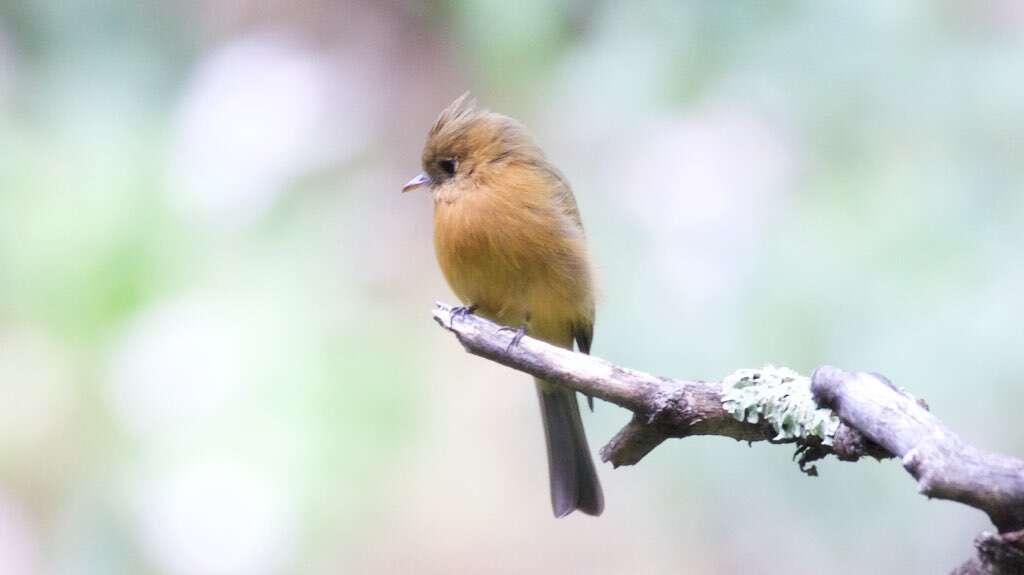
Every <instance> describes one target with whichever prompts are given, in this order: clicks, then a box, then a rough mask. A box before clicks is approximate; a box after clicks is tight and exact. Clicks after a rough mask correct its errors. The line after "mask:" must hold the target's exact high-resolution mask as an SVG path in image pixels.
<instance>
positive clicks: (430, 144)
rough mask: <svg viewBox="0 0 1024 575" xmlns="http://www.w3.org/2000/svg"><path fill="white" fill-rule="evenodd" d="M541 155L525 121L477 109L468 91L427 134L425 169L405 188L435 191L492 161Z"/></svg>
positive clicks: (469, 176)
mask: <svg viewBox="0 0 1024 575" xmlns="http://www.w3.org/2000/svg"><path fill="white" fill-rule="evenodd" d="M526 154H532V155H536V154H540V150H539V149H537V147H536V146H535V145H534V144H533V142H532V140H531V138H530V136H529V135H528V134H527V133H526V130H525V128H523V126H522V124H520V123H519V122H517V121H515V120H513V119H512V118H509V117H508V116H504V115H502V114H496V113H494V112H490V111H487V110H482V109H479V108H477V106H476V102H475V101H474V100H472V99H471V98H470V96H469V92H466V93H465V94H463V95H461V96H459V97H458V98H456V100H455V101H454V102H452V103H451V104H450V105H449V106H448V107H447V108H445V109H444V110H443V111H442V112H441V114H440V115H439V116H438V118H437V121H436V122H434V125H433V127H431V128H430V132H429V133H428V134H427V143H426V145H424V146H423V171H422V172H420V173H419V174H418V175H417V176H416V177H414V178H413V179H411V180H409V182H408V183H407V184H405V186H404V187H403V188H402V191H403V192H410V191H412V190H415V189H417V188H420V187H422V186H429V187H430V188H431V189H432V190H436V189H439V188H441V187H444V186H449V185H452V184H455V183H458V182H459V181H462V180H464V179H465V178H471V177H472V176H473V175H474V174H477V173H479V170H482V169H483V170H486V168H487V167H488V166H490V165H492V164H495V163H498V162H502V161H510V160H513V159H515V158H516V157H519V156H522V155H526Z"/></svg>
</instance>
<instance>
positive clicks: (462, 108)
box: [430, 91, 485, 136]
mask: <svg viewBox="0 0 1024 575" xmlns="http://www.w3.org/2000/svg"><path fill="white" fill-rule="evenodd" d="M484 112H485V111H484V110H479V109H478V108H477V106H476V99H475V98H473V97H472V96H470V95H469V92H468V91H467V92H463V94H462V95H461V96H459V97H458V98H456V99H455V101H454V102H452V103H451V104H449V105H448V107H447V108H445V109H444V110H442V111H441V114H440V115H438V117H437V121H436V122H434V126H433V127H432V128H430V135H431V136H434V135H437V134H438V133H440V132H441V131H442V130H444V129H445V127H447V126H452V125H456V124H463V123H466V122H469V121H470V120H472V119H473V118H476V117H477V116H479V115H481V114H483V113H484Z"/></svg>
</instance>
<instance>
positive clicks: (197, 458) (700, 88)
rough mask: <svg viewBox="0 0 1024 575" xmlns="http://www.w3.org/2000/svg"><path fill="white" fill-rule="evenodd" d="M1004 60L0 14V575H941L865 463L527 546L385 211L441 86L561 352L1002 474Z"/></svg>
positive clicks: (493, 30)
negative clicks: (558, 201)
mask: <svg viewBox="0 0 1024 575" xmlns="http://www.w3.org/2000/svg"><path fill="white" fill-rule="evenodd" d="M1022 65H1024V10H1022V9H1021V8H1020V5H1019V3H1018V2H1014V1H1008V0H993V1H990V2H966V1H958V2H945V3H931V2H925V1H923V0H914V1H910V2H903V3H900V4H898V5H894V4H892V3H885V2H877V1H876V2H861V3H855V4H851V3H835V2H810V1H796V0H793V1H786V2H775V3H763V2H729V3H724V2H711V1H707V2H704V1H688V2H670V1H652V2H642V3H638V4H631V3H615V2H586V1H581V0H572V1H567V2H561V3H543V2H537V1H529V2H521V3H499V2H494V1H489V0H462V1H459V2H454V3H439V2H435V3H427V4H420V3H407V2H401V1H397V2H365V1H352V0H345V1H342V2H333V1H330V0H299V1H286V0H247V1H245V2H228V1H224V0H188V1H186V2H177V3H165V2H156V1H151V0H146V1H143V2H126V1H123V0H69V1H65V2H59V3H53V2H49V3H48V2H33V1H30V0H6V2H5V3H3V4H2V5H0V397H4V398H5V400H4V401H3V402H0V573H4V574H8V573H10V574H16V575H20V574H28V573H58V574H80V573H82V574H84V573H90V574H91V573H133V574H134V573H153V574H166V575H179V574H182V575H184V574H188V575H192V574H197V575H203V574H207V573H209V574H215V575H231V574H235V573H239V574H245V575H259V574H261V573H267V574H276V573H303V574H308V573H313V574H316V573H337V572H339V571H355V572H409V571H412V572H436V573H451V572H480V571H483V572H541V571H551V572H590V573H597V572H606V573H623V572H668V571H671V572H677V571H678V570H679V569H681V568H684V566H685V568H687V569H689V570H691V571H693V572H701V573H723V574H724V573H746V572H749V571H750V568H751V567H750V566H751V565H757V566H758V567H757V570H758V572H760V573H820V572H832V573H863V572H895V571H908V572H936V571H941V570H948V569H950V568H951V567H952V566H953V565H954V564H956V563H957V562H959V561H960V560H962V559H963V558H965V557H966V556H968V555H969V554H970V553H971V548H970V541H971V539H972V537H973V536H974V534H975V533H976V532H977V531H978V530H980V529H982V528H983V527H985V526H986V522H985V520H984V518H983V517H979V516H978V514H976V513H974V512H973V511H971V510H968V509H960V508H958V507H956V506H952V505H946V504H940V503H933V502H927V501H925V500H923V499H922V498H919V497H917V496H916V495H915V493H914V489H913V484H912V483H911V482H910V481H909V480H908V479H907V478H906V477H905V473H903V472H902V470H900V469H899V468H898V467H897V466H894V465H892V464H891V463H889V464H880V465H875V466H872V465H871V464H858V465H840V464H831V465H827V466H823V468H822V469H821V471H822V477H820V478H818V479H816V480H812V479H809V478H806V477H804V476H803V475H802V474H800V473H799V472H798V471H797V469H796V467H795V465H793V464H792V463H791V462H789V461H788V458H787V457H785V456H784V454H780V453H779V450H778V448H768V447H765V446H755V447H754V448H753V449H751V450H747V449H743V448H740V447H738V446H736V445H733V444H732V443H724V442H721V441H720V440H718V441H716V440H714V439H688V440H686V441H685V442H679V443H674V444H668V445H665V446H663V447H662V448H660V449H659V450H657V451H656V452H655V453H653V454H652V455H651V456H650V457H649V458H648V459H647V460H645V462H644V463H643V464H642V465H640V466H638V467H637V468H635V469H623V470H617V471H615V472H612V471H611V470H609V469H603V470H602V471H601V473H602V478H603V479H604V481H605V483H606V488H605V491H606V494H607V498H608V511H607V513H606V514H605V516H604V517H602V518H601V519H600V520H596V521H593V520H587V519H585V518H570V519H568V520H565V521H559V522H555V521H554V520H552V519H551V518H550V517H549V516H548V513H549V511H548V505H547V497H548V496H547V492H546V489H547V480H546V477H545V473H546V471H545V462H544V456H543V455H542V453H541V452H542V445H543V441H542V439H541V432H540V429H539V422H538V421H537V419H538V417H537V413H536V407H535V406H534V405H533V402H534V401H535V400H534V399H533V395H532V391H531V390H530V389H529V388H528V386H527V383H528V378H524V377H519V375H518V374H514V373H509V372H507V370H503V369H500V368H498V367H497V366H493V365H489V364H487V363H486V362H482V361H479V360H477V359H475V358H469V357H466V356H465V355H464V354H463V353H462V352H461V349H460V348H459V346H457V345H456V344H455V343H454V342H452V341H451V340H450V338H449V337H447V336H446V335H445V334H443V333H441V332H439V331H438V330H437V329H436V328H435V326H434V325H433V324H432V322H430V320H429V310H430V305H431V303H432V302H433V301H434V300H446V301H451V300H452V295H451V294H450V292H448V290H447V288H446V287H445V286H444V283H443V280H442V279H441V278H440V274H438V272H437V269H436V266H435V264H434V262H433V253H432V249H431V246H430V202H429V200H428V199H427V198H426V197H424V196H422V195H419V196H414V195H400V194H398V193H397V191H398V189H399V187H400V186H401V184H402V182H404V181H406V180H407V179H408V177H409V176H410V175H412V174H414V173H415V172H416V171H418V169H419V167H418V165H417V164H418V161H419V160H418V158H419V151H420V146H421V145H422V137H423V134H424V132H425V130H426V129H427V127H428V126H429V125H430V123H431V122H432V121H433V118H434V115H435V114H436V113H437V111H438V110H439V109H440V108H441V107H442V106H444V105H445V104H446V103H447V102H449V101H450V100H451V99H452V98H454V97H455V96H456V95H458V94H460V93H461V92H462V91H464V90H465V89H467V88H468V89H471V90H472V91H473V92H474V94H475V95H476V96H477V97H478V98H479V99H480V100H481V101H482V102H483V103H485V104H486V105H488V106H490V107H493V108H494V109H497V110H500V111H502V112H506V113H509V114H511V115H513V116H516V117H518V118H521V119H522V120H524V122H526V124H527V125H529V126H530V127H531V128H532V129H533V130H534V132H535V133H536V136H537V138H538V140H539V141H540V142H541V143H542V145H543V146H544V148H545V150H546V151H547V153H548V154H549V156H550V157H551V158H552V159H553V160H554V161H555V163H557V164H558V165H559V167H560V168H561V169H562V170H563V171H564V172H565V173H566V175H567V177H568V178H569V180H570V181H571V182H573V185H574V187H575V189H576V192H577V196H578V200H579V203H580V206H581V210H582V213H583V217H584V221H585V223H586V227H587V233H588V240H589V242H590V245H591V248H592V251H593V254H594V259H595V262H596V265H597V268H598V271H599V277H600V279H601V284H602V297H601V300H600V302H599V311H598V323H597V334H596V336H597V337H596V340H595V348H594V351H595V353H596V354H597V355H600V356H603V357H607V358H609V359H611V360H614V361H616V362H620V363H623V364H626V365H630V366H634V367H636V368H639V369H644V370H648V371H653V372H657V373H665V374H667V375H676V376H680V377H691V378H692V377H705V378H714V377H717V376H719V375H720V374H722V373H729V372H730V371H732V370H734V369H736V368H737V367H741V366H746V365H763V364H765V363H768V362H776V363H785V364H786V365H791V366H793V367H794V368H795V369H797V370H798V371H809V370H810V369H811V368H813V367H814V366H815V365H817V364H820V363H825V362H828V363H831V364H834V365H839V366H842V367H845V368H849V369H864V370H874V371H879V372H881V373H884V374H886V375H887V376H889V377H890V378H891V379H892V380H893V381H894V382H895V383H896V384H897V385H900V386H902V387H906V388H907V389H908V390H910V391H911V392H913V393H914V394H915V395H917V396H919V397H924V398H926V399H927V400H928V401H929V404H930V405H931V406H932V409H933V411H935V413H937V414H938V415H939V416H940V417H942V418H943V419H944V421H946V422H947V423H948V424H949V425H950V426H951V427H953V428H955V429H958V430H960V431H961V432H962V433H963V434H964V435H965V436H966V437H967V438H968V439H969V440H971V441H973V442H976V443H978V444H979V445H983V446H986V447H989V448H992V449H997V450H1000V451H1005V452H1009V453H1017V454H1020V453H1021V452H1022V451H1024V429H1022V428H1021V426H1020V425H1018V424H1017V422H1016V421H1015V419H1014V418H1013V416H1012V415H1011V412H1010V409H1009V407H1008V406H1012V405H1015V404H1016V403H1018V402H1020V401H1021V399H1022V393H1021V387H1020V384H1019V380H1020V375H1021V367H1020V349H1021V348H1022V347H1024V335H1022V334H1021V332H1020V330H1018V329H1017V325H1019V324H1020V323H1021V322H1022V321H1024V305H1022V304H1021V299H1020V293H1022V291H1024V268H1022V267H1021V266H1019V265H1017V263H1018V262H1020V261H1021V260H1022V259H1024V243H1022V242H1021V234H1020V230H1021V228H1022V227H1024V210H1022V209H1021V198H1022V193H1024V128H1022V127H1024V76H1021V74H1020V70H1021V69H1022ZM654 318H657V321H654ZM587 417H588V421H587V424H588V429H589V430H590V437H591V442H592V447H594V448H595V449H596V448H597V447H598V446H599V445H600V444H601V443H602V442H603V441H604V440H605V439H606V438H607V437H609V436H610V435H611V434H612V433H613V432H614V431H615V429H616V428H617V427H618V426H619V425H621V424H622V423H624V421H625V419H626V418H625V414H624V413H622V412H620V411H618V410H616V409H613V408H610V407H602V408H599V409H598V411H597V413H596V414H594V415H590V416H587ZM919 499H920V501H919ZM751 509H755V510H756V513H751V512H750V510H751ZM739 518H742V520H740V519H739ZM608 541H616V542H617V544H616V545H608ZM866 549H871V550H872V551H873V552H872V553H865V550H866ZM524 550H528V551H527V552H524ZM499 557H500V558H502V559H501V560H500V562H499V560H498V559H497V558H499Z"/></svg>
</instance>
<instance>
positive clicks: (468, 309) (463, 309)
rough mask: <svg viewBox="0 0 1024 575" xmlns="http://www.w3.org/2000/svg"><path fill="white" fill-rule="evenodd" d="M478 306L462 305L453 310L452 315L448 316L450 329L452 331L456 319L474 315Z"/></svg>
mask: <svg viewBox="0 0 1024 575" xmlns="http://www.w3.org/2000/svg"><path fill="white" fill-rule="evenodd" d="M476 308H477V306H476V304H473V305H460V306H456V307H453V308H452V311H451V314H450V315H449V316H448V329H451V327H452V324H454V323H455V320H456V319H462V318H464V317H466V316H467V315H470V314H472V313H473V312H475V311H476Z"/></svg>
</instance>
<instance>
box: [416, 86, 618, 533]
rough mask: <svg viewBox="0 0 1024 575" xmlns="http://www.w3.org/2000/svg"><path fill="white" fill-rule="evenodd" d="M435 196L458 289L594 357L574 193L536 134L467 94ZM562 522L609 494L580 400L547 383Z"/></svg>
mask: <svg viewBox="0 0 1024 575" xmlns="http://www.w3.org/2000/svg"><path fill="white" fill-rule="evenodd" d="M423 168H424V174H421V176H418V177H417V179H414V180H413V182H410V184H409V186H407V189H409V188H412V187H418V185H420V184H429V185H430V187H431V190H432V192H433V198H434V249H435V252H436V255H437V261H438V263H439V264H440V267H441V271H442V272H443V273H444V276H445V279H447V281H448V284H449V285H450V286H451V288H452V291H454V292H455V295H456V296H458V297H459V299H460V300H462V302H464V303H465V304H467V305H471V306H474V307H475V309H476V312H477V313H479V314H480V315H482V316H484V317H488V318H490V319H492V320H494V321H497V322H499V323H501V324H504V325H508V326H520V325H522V326H525V328H526V332H527V333H528V334H530V335H531V336H533V337H537V338H540V339H543V340H545V341H548V342H550V343H553V344H555V345H559V346H561V347H565V348H568V349H572V344H573V341H574V339H575V340H576V341H577V343H578V345H579V346H580V349H581V351H584V352H588V351H589V347H590V340H591V337H592V333H593V324H594V299H593V287H592V280H591V272H590V265H589V261H588V257H587V250H586V245H585V241H584V240H585V238H584V234H583V226H582V223H581V221H580V216H579V211H578V210H577V207H576V200H575V198H574V197H573V194H572V190H571V189H570V188H569V185H568V183H567V182H566V181H565V178H563V177H562V175H561V174H560V173H559V172H558V170H557V169H555V168H554V167H553V166H552V165H551V164H550V163H549V162H548V161H547V159H546V158H545V157H544V154H543V152H542V151H541V150H540V148H539V147H537V145H536V144H535V143H534V142H533V139H532V138H531V137H530V135H529V134H528V133H527V132H526V129H525V128H524V127H523V126H522V125H521V124H519V123H518V122H517V121H515V120H513V119H511V118H509V117H507V116H503V115H500V114H495V113H492V112H488V111H481V110H477V109H476V108H475V107H474V106H473V104H472V103H471V102H469V100H468V98H467V96H465V95H464V96H463V97H461V98H459V99H458V100H456V101H455V102H454V103H453V104H452V105H451V106H449V107H448V108H447V109H445V110H444V111H443V112H442V113H441V115H440V116H439V118H438V120H437V122H436V123H435V124H434V126H433V127H432V128H431V130H430V132H429V134H428V137H427V143H426V145H425V147H424V151H423ZM537 385H538V391H539V396H540V398H541V405H542V408H543V409H542V415H543V416H544V418H545V430H546V432H547V433H546V437H547V439H548V450H549V465H550V468H551V483H552V504H553V506H554V508H555V514H556V515H558V516H562V515H565V514H567V513H569V512H571V511H572V510H573V509H577V508H578V509H581V510H583V511H584V512H586V513H590V514H594V515H596V514H599V513H600V512H601V510H602V509H603V497H602V495H601V489H600V485H599V484H598V482H597V476H596V473H595V472H594V469H593V463H592V462H591V460H590V454H589V450H588V448H587V445H586V439H585V436H584V435H583V428H582V425H581V424H580V422H579V411H578V407H577V406H576V399H575V393H573V392H572V391H570V390H566V389H563V388H560V387H558V386H555V385H552V384H549V383H547V382H544V381H540V380H538V381H537Z"/></svg>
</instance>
